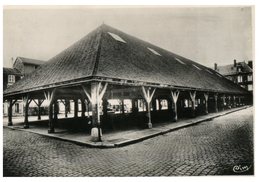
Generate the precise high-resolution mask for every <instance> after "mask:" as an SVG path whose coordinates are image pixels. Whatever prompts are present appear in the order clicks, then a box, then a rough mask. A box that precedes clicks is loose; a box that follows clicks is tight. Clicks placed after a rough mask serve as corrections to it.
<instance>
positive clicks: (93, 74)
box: [92, 24, 105, 76]
mask: <svg viewBox="0 0 260 182" xmlns="http://www.w3.org/2000/svg"><path fill="white" fill-rule="evenodd" d="M104 25H105V24H102V25H101V26H100V31H101V32H100V37H99V40H98V49H97V52H96V59H95V63H94V68H93V71H92V76H95V75H96V74H97V70H98V64H99V58H100V52H101V44H102V34H103V30H104V29H103V26H104Z"/></svg>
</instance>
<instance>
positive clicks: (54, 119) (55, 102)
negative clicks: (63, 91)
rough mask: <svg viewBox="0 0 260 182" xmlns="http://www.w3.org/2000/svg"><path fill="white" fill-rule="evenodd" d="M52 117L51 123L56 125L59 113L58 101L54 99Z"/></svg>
mask: <svg viewBox="0 0 260 182" xmlns="http://www.w3.org/2000/svg"><path fill="white" fill-rule="evenodd" d="M53 106H54V117H53V123H54V126H57V123H58V113H59V105H58V101H57V100H55V101H54V104H53Z"/></svg>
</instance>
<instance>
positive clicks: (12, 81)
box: [8, 75, 15, 83]
mask: <svg viewBox="0 0 260 182" xmlns="http://www.w3.org/2000/svg"><path fill="white" fill-rule="evenodd" d="M8 82H9V83H14V82H15V76H14V75H8Z"/></svg>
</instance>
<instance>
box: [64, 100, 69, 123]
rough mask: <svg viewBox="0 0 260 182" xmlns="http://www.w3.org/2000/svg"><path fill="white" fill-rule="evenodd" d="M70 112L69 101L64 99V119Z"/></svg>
mask: <svg viewBox="0 0 260 182" xmlns="http://www.w3.org/2000/svg"><path fill="white" fill-rule="evenodd" d="M69 112H70V100H69V99H65V117H66V118H67V117H68V113H69Z"/></svg>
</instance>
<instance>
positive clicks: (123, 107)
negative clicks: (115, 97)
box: [121, 99, 125, 114]
mask: <svg viewBox="0 0 260 182" xmlns="http://www.w3.org/2000/svg"><path fill="white" fill-rule="evenodd" d="M121 110H122V114H125V103H124V99H122V100H121Z"/></svg>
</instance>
